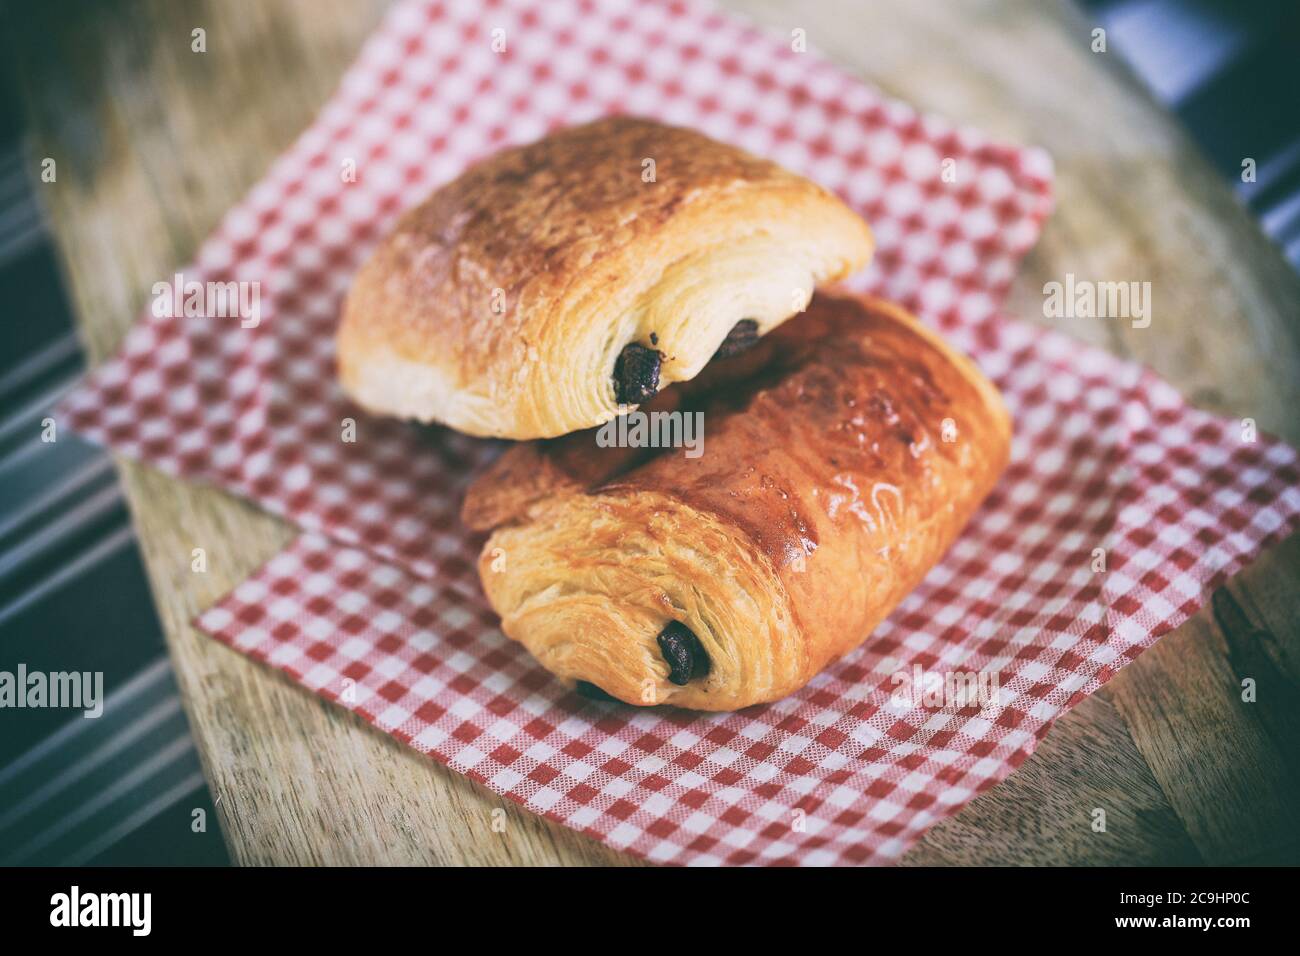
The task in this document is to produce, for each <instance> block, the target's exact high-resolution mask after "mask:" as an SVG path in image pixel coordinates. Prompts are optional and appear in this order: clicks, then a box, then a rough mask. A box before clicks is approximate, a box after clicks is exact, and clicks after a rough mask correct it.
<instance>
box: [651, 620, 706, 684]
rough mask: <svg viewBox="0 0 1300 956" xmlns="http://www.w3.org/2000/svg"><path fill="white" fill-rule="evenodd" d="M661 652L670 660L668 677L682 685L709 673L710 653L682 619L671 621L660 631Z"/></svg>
mask: <svg viewBox="0 0 1300 956" xmlns="http://www.w3.org/2000/svg"><path fill="white" fill-rule="evenodd" d="M658 641H659V653H661V654H662V655H663V658H664V660H666V661H667V662H668V667H669V673H668V679H669V680H670V681H672V682H673V683H674V684H676V685H677V686H678V687H682V686H684V685H686V684H688V683H689V682H690V681H691V680H692V679H694V678H696V677H704V676H706V675H707V674H708V673H709V667H710V661H709V655H708V654H707V653H706V652H705V650H704V647H703V645H702V644H700V639H699V638H698V637H696V636H695V632H694V631H692V630H691V629H690V628H689V627H687V626H686V625H685V624H683V623H682V622H681V621H670V622H669V623H668V626H667V627H665V628H664V629H663V630H662V631H660V632H659V637H658Z"/></svg>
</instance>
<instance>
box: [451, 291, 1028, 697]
mask: <svg viewBox="0 0 1300 956" xmlns="http://www.w3.org/2000/svg"><path fill="white" fill-rule="evenodd" d="M738 379H739V381H737V380H738ZM674 391H677V390H674ZM661 398H662V399H663V400H664V401H665V402H673V403H680V405H681V407H683V408H698V409H701V410H703V412H704V414H705V426H706V428H705V444H704V453H703V455H701V456H700V457H698V458H694V459H692V458H688V457H685V456H684V455H683V454H682V453H681V452H680V451H671V450H670V451H664V452H661V453H659V454H652V455H650V457H649V460H645V459H646V454H645V453H644V452H640V453H638V452H635V451H631V452H630V451H629V450H627V449H600V448H596V447H595V445H594V440H593V435H594V433H593V432H585V433H580V434H575V435H570V436H566V437H565V438H563V439H559V440H557V441H554V442H545V443H531V444H528V445H522V446H518V447H516V448H514V449H512V450H510V451H509V452H507V453H506V455H505V456H503V458H502V459H501V460H500V461H498V463H497V465H496V466H495V467H494V468H493V469H491V470H490V471H489V472H487V473H486V474H485V475H484V476H483V477H481V478H480V479H479V481H478V482H477V483H476V484H475V486H474V487H473V488H471V491H470V494H469V496H468V497H467V500H466V505H465V511H464V514H465V518H466V521H467V523H469V524H471V525H472V526H474V527H477V528H481V529H482V528H488V527H495V528H496V530H495V532H494V533H493V534H492V536H491V538H490V539H489V540H488V542H487V544H486V546H485V548H484V551H483V556H482V558H481V560H480V564H479V573H480V575H481V577H482V580H483V586H484V589H485V591H486V593H487V596H488V599H489V600H490V602H491V603H492V606H493V607H494V608H495V609H496V610H497V612H498V613H499V614H500V615H501V617H502V627H503V629H504V630H505V632H506V634H507V635H509V636H510V637H512V638H514V639H515V640H518V641H520V642H521V643H523V644H524V645H525V646H526V647H528V649H529V650H530V651H531V652H532V653H533V654H534V655H535V656H536V657H537V658H538V659H539V660H540V661H541V662H542V663H543V664H544V665H545V666H546V667H547V668H548V669H550V670H551V671H553V672H554V673H556V674H558V675H559V676H561V677H562V678H565V679H568V680H572V681H580V682H586V683H588V684H592V685H595V686H596V687H598V688H600V689H601V690H603V691H605V692H606V693H607V694H610V695H613V696H615V697H617V698H619V699H621V700H623V701H626V702H628V703H632V704H653V703H664V702H670V703H673V704H677V705H681V706H685V707H691V708H696V709H702V710H732V709H736V708H739V707H744V706H747V705H749V704H756V703H760V702H764V701H771V700H775V699H778V698H780V697H783V696H785V695H787V694H789V693H790V692H792V691H794V690H796V689H798V688H799V687H801V686H803V685H804V684H805V683H807V681H808V680H809V679H810V678H811V677H812V676H813V675H814V674H816V673H817V672H818V671H819V670H821V669H822V668H823V667H824V666H825V665H826V664H827V663H828V662H830V661H831V660H833V659H835V658H837V657H839V656H840V655H842V654H844V653H845V652H847V651H849V650H851V649H853V648H854V647H856V646H858V645H859V644H860V643H862V641H863V640H865V639H866V637H867V636H868V635H869V634H870V633H871V631H872V630H873V629H874V628H875V627H876V625H877V624H878V623H879V622H880V621H881V620H883V619H884V617H885V616H886V615H887V614H889V612H890V611H891V610H892V609H893V608H894V607H895V606H896V605H897V604H898V602H899V601H901V600H902V599H903V597H904V596H905V595H906V594H907V593H908V592H909V591H911V590H912V588H914V587H915V586H916V584H917V583H918V582H919V581H920V580H921V578H922V577H923V576H924V575H925V574H926V572H927V571H928V570H929V569H930V567H931V566H932V565H934V564H935V562H936V561H938V559H939V558H940V557H941V556H942V554H943V553H944V551H946V550H947V548H948V546H949V545H950V544H951V543H952V541H953V539H954V538H955V537H956V536H957V534H958V533H959V532H960V530H961V529H962V527H963V526H964V525H965V524H966V522H967V520H968V519H969V518H970V516H971V514H972V513H973V511H974V510H975V508H976V507H977V506H978V504H979V503H980V501H982V500H983V498H984V497H985V496H986V495H987V494H988V492H989V490H990V489H991V488H992V487H993V484H994V483H995V481H996V480H997V477H998V475H999V474H1000V473H1001V472H1002V470H1003V468H1004V467H1005V465H1006V461H1007V457H1008V454H1009V447H1010V436H1011V426H1010V420H1009V418H1008V416H1007V413H1006V411H1005V408H1004V407H1003V405H1002V402H1001V399H1000V397H999V396H998V394H997V392H996V390H995V389H994V388H993V386H992V385H991V384H990V383H989V382H988V381H987V379H985V378H984V377H983V376H982V375H981V374H980V373H979V371H978V370H977V369H976V368H975V366H974V365H973V364H972V363H971V362H970V361H969V360H968V359H966V358H965V357H963V356H961V355H959V354H957V353H955V352H954V351H953V350H952V349H951V348H949V347H948V346H947V345H946V344H945V343H944V342H943V341H942V340H941V339H940V338H939V337H938V336H937V335H935V334H934V333H932V332H930V331H928V330H927V329H925V328H924V327H922V326H921V325H920V324H919V323H918V322H917V321H916V320H915V319H913V318H912V317H911V316H909V315H908V314H907V313H906V312H904V311H903V310H901V309H899V308H898V307H896V306H893V305H891V304H889V303H886V302H882V301H880V300H876V299H869V298H859V297H852V296H845V295H827V294H824V293H823V294H819V295H818V296H817V297H816V298H815V299H814V300H813V303H812V306H811V307H810V308H809V310H808V312H807V313H806V314H805V315H802V316H800V317H799V318H798V319H796V320H794V321H792V322H790V323H788V324H786V325H785V326H782V327H781V328H780V329H778V330H776V331H775V332H773V333H772V334H771V335H769V336H767V337H766V338H765V339H764V340H763V341H762V342H760V343H759V345H758V346H757V347H756V348H755V349H754V350H753V351H752V352H750V353H748V354H746V355H744V356H741V357H740V358H737V359H725V360H718V361H715V362H714V363H713V365H711V366H710V368H709V370H708V371H707V372H706V374H705V375H703V376H701V378H700V379H698V380H697V381H696V382H693V383H691V385H690V387H688V388H682V389H680V394H679V395H677V396H675V397H672V398H670V397H669V396H668V395H665V396H661ZM946 425H947V427H945V426H946ZM945 437H946V438H949V439H951V440H945ZM611 451H612V452H615V454H612V455H611V454H610V452H611ZM525 475H526V476H527V480H519V479H520V476H525ZM674 621H676V622H680V624H681V625H684V626H685V627H686V628H688V629H689V631H690V632H691V633H693V634H694V635H695V636H696V638H698V642H699V646H700V648H702V651H703V652H704V653H705V654H707V662H708V670H707V674H703V676H700V675H701V671H700V670H699V669H697V670H696V675H697V676H695V677H693V678H692V679H690V680H689V681H687V682H686V683H685V684H684V685H680V686H679V683H676V682H673V681H671V680H669V677H670V676H672V674H671V673H670V665H669V662H667V661H666V660H665V656H664V655H665V653H667V652H666V651H665V649H664V645H663V643H662V642H660V641H658V640H657V639H658V637H659V636H660V635H661V633H663V632H664V629H665V627H666V626H667V625H669V624H670V623H671V622H674Z"/></svg>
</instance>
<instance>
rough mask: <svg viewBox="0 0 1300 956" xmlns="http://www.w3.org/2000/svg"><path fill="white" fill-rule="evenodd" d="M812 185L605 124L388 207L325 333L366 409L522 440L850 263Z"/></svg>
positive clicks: (837, 216) (769, 168)
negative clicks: (375, 245)
mask: <svg viewBox="0 0 1300 956" xmlns="http://www.w3.org/2000/svg"><path fill="white" fill-rule="evenodd" d="M871 251H872V244H871V234H870V231H869V229H868V228H867V225H866V223H864V222H863V221H862V220H861V219H860V218H858V216H856V215H855V214H854V213H853V212H852V211H850V210H849V209H848V207H847V206H845V205H844V204H843V203H842V202H840V201H839V200H838V199H836V198H835V197H834V196H833V195H832V194H831V193H829V192H827V191H826V190H825V189H823V188H821V187H820V186H817V185H815V184H814V183H811V182H809V181H808V180H806V179H803V178H801V177H799V176H796V175H794V174H792V173H789V172H787V171H786V170H784V169H782V168H781V167H779V166H777V165H775V164H773V163H770V162H767V161H765V160H762V159H758V158H757V157H754V156H751V155H749V154H748V153H746V152H743V151H742V150H739V149H736V148H734V147H732V146H726V145H724V144H722V143H718V142H715V141H714V140H711V139H709V138H707V137H705V136H702V135H701V134H699V133H695V132H692V131H690V130H686V129H677V128H674V127H669V126H663V125H661V124H659V123H654V122H651V121H648V120H641V119H632V118H624V117H615V118H610V119H604V120H600V121H598V122H595V123H591V124H589V125H586V126H580V127H575V128H571V129H566V130H562V131H559V132H557V133H554V134H552V135H551V136H548V137H547V138H545V139H542V140H540V141H539V142H536V143H532V144H531V145H528V146H523V147H520V148H515V149H507V150H504V151H502V152H500V153H497V154H496V155H494V156H492V157H491V158H489V159H487V160H486V161H484V162H482V163H480V164H478V165H476V166H474V167H472V168H471V169H470V170H468V171H467V172H466V173H464V174H463V175H462V176H460V177H459V178H458V179H456V180H455V181H453V182H451V183H449V184H448V185H446V186H444V187H442V188H441V189H439V190H438V191H437V192H435V193H434V194H433V195H432V196H431V197H430V198H429V199H428V200H426V201H425V202H424V203H423V204H422V205H421V206H419V207H417V208H416V209H414V210H412V211H411V212H409V213H408V214H407V215H405V216H404V217H403V218H402V219H401V221H400V222H399V223H398V225H397V226H396V228H395V230H394V231H393V233H392V234H391V235H390V236H389V237H388V238H387V239H386V240H385V241H384V242H383V243H382V244H381V246H380V247H379V249H378V250H377V251H376V252H375V253H374V255H373V256H372V257H371V258H370V260H369V261H368V262H367V263H366V264H365V265H364V267H363V268H362V269H361V271H360V273H359V274H358V276H357V279H356V281H355V282H354V283H353V286H352V289H351V291H350V293H349V295H348V299H347V303H346V305H345V307H344V314H343V321H342V324H341V326H340V330H339V335H338V361H339V373H340V378H341V380H342V383H343V386H344V389H345V390H346V391H347V392H348V393H349V394H350V395H351V396H352V397H353V398H354V399H355V400H356V401H357V402H358V403H360V404H361V405H362V406H363V407H365V408H367V409H369V410H370V411H373V412H378V413H383V414H390V415H397V416H401V417H404V418H414V419H418V420H420V421H424V422H430V421H434V422H440V423H442V424H445V425H450V426H451V427H452V428H455V429H457V430H459V431H462V432H466V433H468V434H471V435H483V436H496V437H501V438H515V439H530V438H544V437H552V436H556V435H563V434H567V433H568V432H572V431H577V430H579V429H583V428H589V427H592V426H595V425H599V424H601V423H602V422H605V421H608V420H610V419H612V418H614V417H615V416H616V415H617V414H618V409H619V405H620V404H625V405H637V404H640V403H642V402H644V401H646V400H647V399H649V398H650V397H652V396H653V395H654V394H655V393H656V392H657V391H658V390H659V389H660V388H662V387H664V386H666V385H668V384H669V383H671V382H677V381H684V380H687V379H690V378H693V377H694V376H695V375H696V374H697V373H698V372H699V371H700V370H701V369H702V368H703V367H704V366H705V364H706V363H707V362H708V361H709V359H710V358H711V357H712V356H713V355H714V353H715V352H716V351H717V350H718V349H719V347H720V346H721V345H722V343H723V342H724V340H728V337H729V336H730V340H731V341H732V342H740V343H741V344H744V343H745V342H746V341H748V340H752V339H755V338H757V337H759V336H761V335H763V334H765V333H767V332H768V331H770V330H771V329H773V328H774V327H776V326H777V325H779V324H780V323H781V322H784V321H785V320H786V319H788V318H789V317H790V316H791V315H794V314H796V313H797V312H799V311H800V310H801V309H803V308H804V307H805V306H806V304H807V300H808V298H809V297H810V296H811V295H812V290H813V287H814V286H815V285H816V284H818V283H821V282H823V281H828V280H834V279H837V278H840V277H843V276H845V275H848V274H849V273H850V272H853V271H855V270H856V269H858V268H859V267H861V266H863V265H864V264H865V263H866V262H867V260H868V259H869V258H870V256H871Z"/></svg>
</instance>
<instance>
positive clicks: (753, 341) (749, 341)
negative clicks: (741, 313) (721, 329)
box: [713, 319, 758, 359]
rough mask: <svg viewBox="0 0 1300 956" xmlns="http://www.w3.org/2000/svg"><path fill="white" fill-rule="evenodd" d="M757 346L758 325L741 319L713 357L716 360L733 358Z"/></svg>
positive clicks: (752, 321) (749, 320) (751, 320)
mask: <svg viewBox="0 0 1300 956" xmlns="http://www.w3.org/2000/svg"><path fill="white" fill-rule="evenodd" d="M757 344H758V323H757V322H756V321H754V320H753V319H741V320H740V321H739V322H737V323H736V324H735V325H733V326H732V327H731V331H730V332H728V333H727V337H726V338H725V339H723V340H722V344H721V345H719V346H718V350H717V351H716V352H714V353H713V357H714V358H715V359H725V358H731V357H732V356H735V355H739V354H740V353H742V352H748V351H749V350H750V349H752V348H753V347H754V346H755V345H757Z"/></svg>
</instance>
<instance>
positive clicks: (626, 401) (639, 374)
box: [614, 342, 664, 405]
mask: <svg viewBox="0 0 1300 956" xmlns="http://www.w3.org/2000/svg"><path fill="white" fill-rule="evenodd" d="M663 359H664V357H663V353H661V352H658V351H656V350H655V349H648V348H646V347H645V346H644V345H638V344H637V343H636V342H631V343H629V344H628V345H626V346H624V348H623V351H622V352H620V353H619V355H618V360H617V361H615V362H614V398H615V400H616V401H617V402H618V403H619V404H620V405H640V404H641V403H642V402H645V401H648V400H650V399H651V398H654V396H655V393H656V392H658V391H659V366H660V365H662V364H663Z"/></svg>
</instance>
